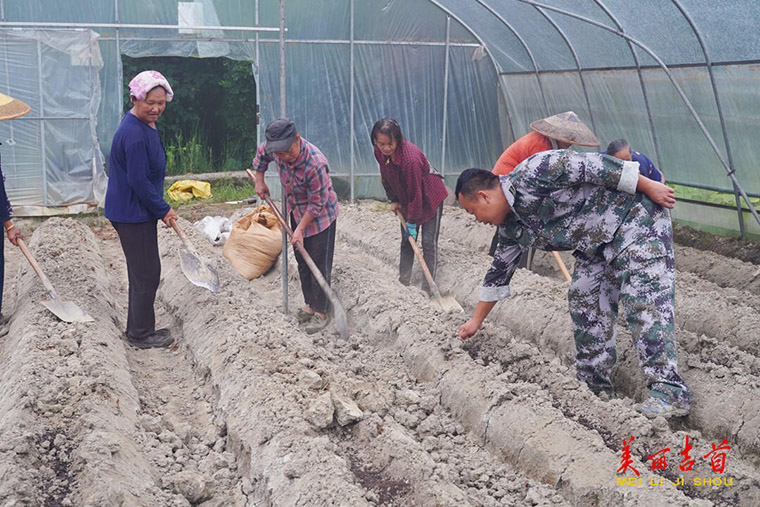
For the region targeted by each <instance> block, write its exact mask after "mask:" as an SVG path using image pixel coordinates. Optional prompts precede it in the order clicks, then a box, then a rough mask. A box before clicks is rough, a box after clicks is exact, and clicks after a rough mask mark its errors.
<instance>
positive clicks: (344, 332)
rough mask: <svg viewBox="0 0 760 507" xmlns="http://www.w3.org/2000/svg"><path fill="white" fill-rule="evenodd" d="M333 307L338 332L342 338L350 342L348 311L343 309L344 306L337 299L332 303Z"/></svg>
mask: <svg viewBox="0 0 760 507" xmlns="http://www.w3.org/2000/svg"><path fill="white" fill-rule="evenodd" d="M332 305H333V319H334V321H335V328H336V329H337V330H338V334H339V335H340V337H341V338H343V339H344V340H348V317H347V316H346V310H344V309H343V305H341V304H340V301H338V299H337V298H335V300H334V301H332Z"/></svg>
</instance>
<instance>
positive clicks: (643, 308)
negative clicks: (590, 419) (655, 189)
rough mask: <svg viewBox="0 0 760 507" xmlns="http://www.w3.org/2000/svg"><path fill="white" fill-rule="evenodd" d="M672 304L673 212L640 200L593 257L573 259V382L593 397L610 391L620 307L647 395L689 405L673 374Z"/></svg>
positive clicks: (687, 395)
mask: <svg viewBox="0 0 760 507" xmlns="http://www.w3.org/2000/svg"><path fill="white" fill-rule="evenodd" d="M674 297H675V263H674V259H673V231H672V226H671V223H670V213H669V212H668V211H667V210H664V209H663V208H661V207H659V206H657V205H656V204H654V203H652V202H651V201H649V200H648V199H646V198H644V199H643V200H642V201H641V202H639V203H637V204H636V205H635V206H634V207H633V208H632V209H631V212H630V213H629V215H628V217H627V219H626V221H624V222H623V224H622V225H621V227H620V229H619V230H618V232H617V233H616V235H615V237H614V238H613V240H612V241H611V242H610V243H607V244H605V245H603V246H602V247H601V248H600V249H599V250H598V252H597V253H596V254H595V255H586V254H583V253H580V252H576V264H575V272H574V273H573V280H572V283H571V285H570V291H569V293H568V299H569V302H570V315H571V317H572V322H573V333H574V336H575V346H576V351H577V353H576V358H575V365H576V369H577V374H578V378H579V379H580V380H583V381H585V382H586V383H587V384H588V385H589V387H591V388H592V390H599V389H606V388H610V387H611V383H610V372H611V370H612V367H613V365H614V364H615V361H616V359H617V353H616V350H615V320H616V318H617V314H618V305H619V304H620V303H622V305H623V311H624V314H625V318H626V323H627V325H628V328H629V329H630V330H631V333H632V335H633V343H634V346H635V347H636V352H637V353H638V356H639V364H640V365H641V366H642V367H643V369H644V374H645V376H646V382H647V386H648V387H649V388H650V390H651V393H652V394H654V395H655V396H661V397H664V398H666V399H668V400H670V401H681V402H687V403H688V402H689V401H690V399H691V393H690V392H689V390H688V387H687V386H686V384H685V383H684V381H683V379H682V378H681V377H680V376H679V375H678V358H677V355H676V344H675V325H674V307H673V303H674Z"/></svg>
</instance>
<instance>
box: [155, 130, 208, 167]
mask: <svg viewBox="0 0 760 507" xmlns="http://www.w3.org/2000/svg"><path fill="white" fill-rule="evenodd" d="M165 149H166V174H168V175H171V176H174V175H179V174H188V173H204V172H209V171H211V170H212V167H213V163H212V159H213V157H212V154H211V148H208V149H206V148H204V147H203V144H202V143H201V141H200V138H199V134H198V133H196V134H195V135H193V136H192V137H191V138H190V139H188V140H187V141H185V139H184V136H183V135H182V132H176V133H175V134H174V139H172V141H171V143H170V144H168V145H167V146H166V147H165Z"/></svg>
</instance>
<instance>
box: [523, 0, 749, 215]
mask: <svg viewBox="0 0 760 507" xmlns="http://www.w3.org/2000/svg"><path fill="white" fill-rule="evenodd" d="M518 1H519V2H523V3H526V4H530V5H538V6H539V7H544V8H545V9H548V10H550V11H554V12H558V13H559V14H563V15H565V16H569V17H571V18H575V19H577V20H579V21H583V22H584V23H588V24H590V25H593V26H596V27H598V28H601V29H603V30H607V31H608V32H611V33H614V34H616V35H617V36H619V37H622V38H624V39H626V40H628V41H630V42H632V43H633V44H635V45H637V46H638V47H640V48H641V49H643V50H644V51H645V52H646V53H647V54H648V55H649V56H651V57H652V59H653V60H654V61H656V62H657V64H658V65H659V66H660V67H661V68H662V70H663V72H665V75H666V76H668V79H670V82H671V83H672V84H673V87H674V88H675V89H676V92H678V95H679V96H680V97H681V100H683V102H684V105H686V108H687V109H688V110H689V112H690V113H691V115H692V117H693V118H694V121H696V122H697V125H698V126H699V128H700V130H702V133H703V134H704V135H705V138H706V139H707V142H708V143H710V146H711V147H712V149H713V151H714V152H715V154H716V156H717V157H718V160H720V163H721V164H722V165H723V167H724V168H725V169H726V172H727V173H728V176H729V178H731V181H732V182H733V184H734V185H735V186H736V188H737V189H738V190H739V193H740V194H741V196H742V198H743V199H744V201H745V202H746V203H747V208H749V210H750V213H752V216H753V217H754V218H755V220H757V223H758V224H760V215H758V213H757V210H756V209H755V207H754V206H753V205H752V203H751V202H750V200H749V197H748V196H747V193H746V192H745V191H744V189H743V188H742V187H741V185H739V182H738V181H737V179H736V176H735V175H734V171H732V170H731V168H730V167H729V165H728V163H727V162H726V160H725V158H724V157H723V154H722V153H721V152H720V149H719V148H718V146H717V145H716V144H715V140H714V139H713V138H712V136H711V135H710V132H709V131H708V130H707V128H706V127H705V125H704V123H702V120H701V119H700V118H699V114H697V111H696V110H695V109H694V106H692V105H691V102H690V101H689V99H688V97H686V94H685V93H684V91H683V89H682V88H681V86H680V85H679V84H678V82H676V80H675V78H674V77H673V74H672V73H671V72H670V69H668V66H667V65H665V62H663V61H662V60H661V59H660V57H659V56H657V54H656V53H655V52H654V51H652V50H651V49H649V47H647V46H646V45H645V44H644V43H642V42H641V41H638V40H636V39H634V38H633V37H631V36H630V35H626V34H625V33H623V32H620V31H619V30H615V29H613V28H611V27H609V26H607V25H605V24H603V23H600V22H598V21H594V20H593V19H589V18H587V17H585V16H581V15H580V14H575V13H574V12H570V11H566V10H564V9H560V8H558V7H554V6H552V5H546V4H542V3H540V2H536V1H534V0H518Z"/></svg>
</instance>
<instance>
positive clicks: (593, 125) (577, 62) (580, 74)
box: [533, 5, 596, 132]
mask: <svg viewBox="0 0 760 507" xmlns="http://www.w3.org/2000/svg"><path fill="white" fill-rule="evenodd" d="M533 7H534V8H535V9H536V10H537V11H538V12H539V13H541V15H542V16H543V17H544V18H546V21H548V22H549V23H550V24H551V25H552V26H553V27H554V29H555V30H557V33H558V34H559V35H560V36H561V37H562V40H564V41H565V44H567V48H568V49H569V50H570V53H571V54H572V55H573V60H575V65H576V66H577V67H578V77H579V78H580V80H581V88H582V89H583V96H584V97H585V98H586V107H587V108H588V117H589V119H590V120H591V128H592V129H593V130H594V132H596V123H595V122H594V113H593V112H592V111H591V100H590V99H589V97H588V89H587V88H586V80H585V79H583V71H582V70H581V61H580V60H579V59H578V53H577V52H576V51H575V47H574V46H573V45H572V43H571V42H570V39H568V38H567V35H565V32H563V31H562V28H560V27H559V25H558V24H557V23H556V22H555V21H554V20H553V19H552V18H551V16H549V15H548V14H547V13H546V12H544V10H543V9H541V8H540V7H536V6H535V5H534V6H533Z"/></svg>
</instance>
